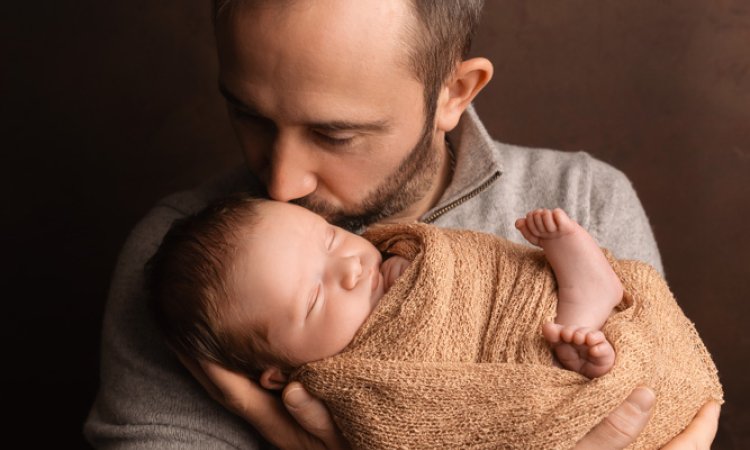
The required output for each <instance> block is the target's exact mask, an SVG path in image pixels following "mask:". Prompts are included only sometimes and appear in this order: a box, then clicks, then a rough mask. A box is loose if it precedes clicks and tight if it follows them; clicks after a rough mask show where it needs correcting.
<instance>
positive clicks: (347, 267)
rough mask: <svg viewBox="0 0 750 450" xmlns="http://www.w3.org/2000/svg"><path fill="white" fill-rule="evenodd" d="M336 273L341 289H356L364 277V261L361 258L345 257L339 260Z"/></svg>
mask: <svg viewBox="0 0 750 450" xmlns="http://www.w3.org/2000/svg"><path fill="white" fill-rule="evenodd" d="M336 273H337V276H338V278H339V283H341V287H343V288H344V289H346V290H351V289H354V288H355V287H356V286H357V282H358V281H359V279H360V277H361V276H362V260H360V258H359V256H356V255H355V256H344V257H341V258H339V259H338V260H337V268H336Z"/></svg>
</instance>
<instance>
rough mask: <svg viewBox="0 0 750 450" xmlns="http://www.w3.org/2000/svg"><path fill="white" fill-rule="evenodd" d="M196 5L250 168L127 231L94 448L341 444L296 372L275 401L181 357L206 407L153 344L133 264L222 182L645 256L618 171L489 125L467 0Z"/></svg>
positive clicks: (641, 226)
mask: <svg viewBox="0 0 750 450" xmlns="http://www.w3.org/2000/svg"><path fill="white" fill-rule="evenodd" d="M214 3H215V4H214V8H215V19H216V38H217V45H218V53H219V61H220V69H221V70H220V80H219V81H220V90H221V92H222V94H223V95H224V96H225V98H226V99H227V104H228V108H229V112H230V117H231V121H232V124H233V126H234V129H235V131H236V133H237V136H238V138H239V141H240V143H241V146H242V148H243V152H244V154H245V157H246V162H247V166H248V167H249V169H250V170H249V172H250V173H249V174H248V173H247V170H243V171H242V173H239V174H234V175H232V176H228V177H224V178H221V179H219V180H218V181H216V182H214V183H211V184H209V185H206V186H203V187H201V188H199V189H197V190H195V191H191V192H187V193H182V194H178V195H176V196H173V197H170V198H168V199H166V200H164V201H162V202H161V203H160V204H159V205H157V207H155V208H154V210H153V211H152V212H151V213H150V214H149V215H148V216H147V217H146V218H144V220H143V221H142V222H141V223H140V224H139V225H138V226H137V227H136V228H135V230H134V231H133V232H132V234H131V236H130V238H129V239H128V242H127V243H126V245H125V247H124V249H123V252H122V254H121V257H120V260H119V262H118V268H117V271H116V273H115V277H114V280H113V284H112V289H111V292H110V298H109V300H108V305H107V311H106V316H105V322H104V334H103V340H102V369H101V370H102V385H101V387H100V392H99V396H98V398H97V401H96V403H95V405H94V406H93V408H92V411H91V414H90V416H89V418H88V420H87V423H86V428H85V432H86V435H87V436H88V438H89V440H90V441H91V442H92V443H94V444H95V445H96V446H101V447H106V446H108V445H111V446H113V447H114V446H117V447H125V446H127V445H128V444H130V445H131V446H133V447H134V448H136V447H137V448H256V447H257V445H258V442H260V441H259V440H258V437H257V435H256V434H255V433H254V430H257V431H258V432H259V433H260V434H261V435H262V436H263V437H265V438H266V439H267V440H268V441H270V442H271V443H273V444H274V445H276V446H278V447H281V448H329V449H339V448H346V443H345V442H344V441H343V440H342V439H341V437H340V436H339V434H338V433H337V431H336V428H335V426H334V424H333V422H332V420H331V418H330V415H329V414H328V412H327V410H326V408H325V405H323V404H322V403H321V402H319V401H317V400H316V399H314V398H311V397H310V396H309V394H307V393H306V392H305V391H304V389H303V388H302V387H301V386H300V385H299V384H295V383H292V384H290V385H289V386H288V387H287V389H286V390H285V391H284V394H283V401H282V400H280V399H279V398H277V397H275V396H274V395H272V394H270V393H268V392H266V391H264V390H262V389H260V388H258V386H257V385H255V384H254V383H252V382H250V381H249V380H247V379H245V378H243V377H241V376H239V375H237V374H234V373H231V372H228V371H226V370H225V369H222V368H221V367H218V366H217V365H215V364H212V363H210V362H206V361H192V360H187V359H183V360H182V363H183V364H184V365H185V366H186V367H188V369H189V370H190V371H191V372H192V374H193V375H194V376H195V378H196V379H198V380H199V381H200V385H202V386H203V387H204V388H205V389H206V391H208V393H209V394H210V396H211V397H213V398H214V399H216V400H217V401H218V402H219V403H221V404H222V405H224V406H225V407H226V409H224V408H221V407H220V406H219V405H218V403H216V402H213V401H211V399H210V398H209V396H207V395H206V394H205V391H203V390H202V389H201V387H200V386H199V385H198V384H197V383H195V381H194V380H193V379H191V378H190V377H189V375H188V373H187V372H186V371H185V370H184V368H183V367H181V366H180V365H179V364H178V363H177V362H176V359H175V358H174V357H173V356H172V354H171V353H170V352H169V351H168V350H167V349H166V348H165V347H164V345H163V344H162V343H161V340H160V337H159V336H158V334H157V333H156V331H155V327H154V325H153V323H152V321H151V319H150V317H149V315H148V311H147V310H146V308H145V300H144V293H143V279H142V267H143V263H144V262H145V261H146V260H147V259H148V257H149V256H150V255H151V254H152V253H153V252H154V251H155V250H156V247H157V246H158V244H159V242H160V240H161V237H162V236H163V235H164V233H165V232H166V230H167V228H168V227H169V225H170V224H171V222H172V220H173V219H175V218H177V217H180V216H183V215H185V214H189V213H191V212H194V211H196V210H198V209H200V208H201V207H202V206H204V205H205V204H206V203H207V202H208V201H209V200H210V199H212V198H214V197H217V196H219V195H222V194H226V193H229V192H231V191H232V190H235V189H238V188H242V189H254V188H258V189H259V190H260V191H261V192H263V193H265V194H266V195H267V196H269V197H271V198H273V199H275V200H280V201H292V202H295V203H298V204H300V205H302V206H305V207H307V208H310V209H312V210H314V211H316V212H318V213H320V214H322V215H324V216H325V217H326V218H327V219H328V220H331V221H334V222H336V223H338V224H341V225H344V226H347V227H349V228H352V229H361V228H363V227H365V226H367V225H369V224H372V223H375V222H384V221H413V220H421V221H425V222H431V223H435V224H437V225H441V226H453V227H464V228H472V229H476V230H480V231H487V232H493V233H496V234H499V235H503V236H506V237H508V238H511V239H515V240H520V239H522V238H521V236H520V235H518V234H517V233H516V232H515V230H514V228H513V221H514V220H515V218H516V217H519V216H520V215H521V214H522V213H523V212H525V211H528V210H531V209H533V208H536V207H550V208H551V207H562V208H563V209H565V210H566V211H567V212H568V213H569V214H570V215H571V216H572V217H573V218H574V219H575V220H577V221H578V222H579V223H581V224H582V225H584V226H585V227H586V228H587V229H589V230H590V231H591V232H592V233H593V234H594V236H595V237H596V238H597V240H598V241H599V243H600V244H601V245H602V246H605V247H608V248H610V249H611V250H613V252H614V253H615V255H616V256H617V257H620V258H634V259H641V260H645V261H648V262H650V263H652V264H653V265H655V266H656V267H657V268H660V267H661V262H660V259H659V254H658V250H657V249H656V244H655V242H654V240H653V236H652V233H651V230H650V227H649V225H648V220H647V218H646V216H645V214H644V212H643V209H642V207H641V205H640V202H639V201H638V199H637V197H636V195H635V192H634V191H633V189H632V187H631V186H630V183H629V182H628V180H627V179H626V178H625V177H624V175H622V174H621V173H620V172H617V171H616V170H614V169H612V168H611V167H609V166H607V165H605V164H603V163H601V162H599V161H596V160H594V159H593V158H591V157H589V156H588V155H586V154H583V153H578V154H567V153H561V152H554V151H549V150H534V149H525V148H519V147H513V146H508V145H503V144H499V143H495V142H493V141H492V140H491V139H490V138H489V136H488V135H487V133H486V131H485V130H484V127H483V126H482V125H481V123H480V122H479V119H478V117H476V114H475V112H474V111H473V109H472V108H471V106H470V105H471V101H472V100H473V99H474V97H475V96H476V95H477V94H478V93H479V92H480V91H481V90H482V88H483V87H484V86H485V85H486V83H487V82H488V81H489V80H490V78H491V76H492V64H491V63H490V62H489V61H488V60H486V59H484V58H473V59H468V60H465V59H464V58H465V57H466V52H467V51H468V46H469V43H470V37H471V34H472V32H473V30H474V28H475V27H476V23H477V22H478V18H479V13H480V12H481V7H482V2H481V0H479V1H476V0H466V1H464V2H461V3H459V2H457V1H451V2H434V1H416V2H413V1H409V0H358V1H356V2H353V1H349V0H319V1H309V0H284V1H279V0H244V1H242V0H223V1H221V0H219V1H215V2H214ZM259 264H262V262H259ZM653 404H654V397H653V394H652V393H651V392H650V391H649V390H648V389H645V388H644V389H638V390H636V391H634V392H633V394H632V395H631V396H630V397H629V398H628V399H626V400H625V402H624V403H623V404H622V406H621V407H619V408H618V409H617V410H616V411H613V413H612V414H611V415H610V416H609V417H608V419H607V420H606V421H604V422H602V424H601V425H600V426H599V427H597V428H595V429H594V430H592V432H591V433H589V435H587V436H586V437H585V438H584V439H583V440H582V441H581V442H580V443H579V446H578V448H581V449H586V448H598V449H607V448H612V449H619V448H624V447H625V446H627V445H628V444H629V443H630V442H632V441H633V440H634V439H635V437H636V436H637V434H638V433H639V432H640V430H641V429H642V428H643V427H644V426H645V424H646V423H647V421H648V417H649V412H650V410H651V408H652V407H653ZM228 410H231V411H232V412H234V413H235V415H232V414H230V413H229V412H228ZM243 419H244V420H243ZM717 420H718V407H717V406H716V405H708V406H707V407H706V408H704V409H703V410H702V411H701V413H699V415H698V416H696V420H695V421H694V422H693V424H692V425H691V427H690V428H689V429H688V430H686V432H685V433H683V434H682V435H680V436H679V437H678V438H677V439H676V440H675V441H674V442H673V443H671V444H670V445H672V446H673V447H672V448H683V447H682V446H681V445H692V446H694V447H697V448H708V446H709V445H710V442H711V441H712V439H713V436H714V434H715V427H716V422H717ZM248 423H249V424H251V425H252V427H250V426H248Z"/></svg>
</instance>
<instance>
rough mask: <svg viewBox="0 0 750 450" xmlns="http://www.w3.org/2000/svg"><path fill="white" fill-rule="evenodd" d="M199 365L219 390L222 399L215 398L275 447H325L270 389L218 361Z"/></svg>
mask: <svg viewBox="0 0 750 450" xmlns="http://www.w3.org/2000/svg"><path fill="white" fill-rule="evenodd" d="M198 365H199V367H200V369H201V372H202V376H203V378H204V379H206V380H208V382H209V383H211V385H212V386H213V388H214V390H215V391H216V392H218V394H217V395H218V398H217V397H214V398H215V399H216V400H217V401H218V402H219V403H221V404H222V405H224V407H226V408H227V409H229V410H231V411H232V412H234V413H235V414H237V415H238V416H240V417H241V418H243V419H244V420H245V421H246V422H248V423H250V424H251V425H252V426H253V427H254V428H255V429H256V430H257V431H258V432H259V433H260V434H261V435H262V436H263V437H264V438H265V439H267V440H268V441H269V442H270V443H272V444H273V445H274V446H276V447H278V448H280V449H304V450H325V447H323V444H322V443H321V441H319V440H318V439H316V438H315V437H314V436H312V435H311V434H309V433H307V431H305V430H304V429H303V428H301V427H300V426H299V424H297V423H296V422H295V420H294V419H293V418H292V416H291V415H289V413H288V412H287V410H286V409H285V408H284V405H282V403H281V402H280V401H279V399H278V398H277V397H276V396H274V395H273V394H271V393H270V392H269V391H267V390H265V389H263V388H262V387H261V386H260V385H258V384H257V383H255V382H253V381H252V380H250V379H249V378H247V377H245V376H244V375H242V374H239V373H236V372H232V371H231V370H228V369H225V368H224V367H222V366H220V365H218V364H214V363H211V362H207V361H200V362H199V363H198ZM201 384H204V383H203V382H201ZM204 386H205V384H204ZM212 396H213V394H212Z"/></svg>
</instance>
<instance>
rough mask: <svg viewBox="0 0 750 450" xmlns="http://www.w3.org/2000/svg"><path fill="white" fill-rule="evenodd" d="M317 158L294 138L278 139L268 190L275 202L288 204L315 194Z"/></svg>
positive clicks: (270, 167) (267, 180)
mask: <svg viewBox="0 0 750 450" xmlns="http://www.w3.org/2000/svg"><path fill="white" fill-rule="evenodd" d="M315 167H316V161H315V155H313V154H311V153H310V150H308V149H307V148H306V147H305V146H304V145H300V144H299V143H296V142H295V141H294V139H292V138H289V137H284V136H278V137H277V139H276V142H275V143H274V148H273V154H272V155H271V158H270V161H269V166H268V168H267V176H266V180H265V181H266V190H267V191H268V196H269V197H271V198H272V199H273V200H278V201H281V202H288V201H290V200H294V199H298V198H302V197H304V196H306V195H309V194H312V193H313V192H315V190H316V189H317V187H318V181H317V176H316V174H315V170H316V168H315Z"/></svg>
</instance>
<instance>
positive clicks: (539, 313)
mask: <svg viewBox="0 0 750 450" xmlns="http://www.w3.org/2000/svg"><path fill="white" fill-rule="evenodd" d="M364 236H365V237H366V238H367V239H369V240H370V241H371V242H373V243H374V244H375V245H376V246H377V247H378V248H379V249H380V250H381V251H383V252H385V253H388V254H394V255H401V256H404V257H406V258H407V259H410V260H411V261H412V264H411V265H410V266H409V267H408V268H407V269H406V271H405V272H404V273H403V274H402V275H401V277H399V279H398V280H397V281H396V283H395V284H394V285H393V286H392V287H391V289H390V290H389V291H388V292H387V293H386V295H385V296H383V298H382V299H381V300H380V302H379V304H378V305H377V307H376V308H375V310H374V311H373V313H372V314H371V315H370V317H369V318H368V319H367V321H366V322H365V324H364V325H363V326H362V327H361V328H360V330H359V331H358V332H357V334H356V335H355V337H354V339H353V340H352V342H351V343H350V344H349V346H348V347H347V348H346V349H345V350H344V351H343V352H341V353H340V354H338V355H336V356H333V357H331V358H327V359H324V360H321V361H316V362H313V363H309V364H306V365H304V366H302V367H300V368H299V369H298V370H297V371H295V373H294V374H293V375H292V378H294V379H298V380H299V381H301V382H302V383H303V384H304V385H305V387H306V388H307V389H308V390H309V391H310V392H311V393H312V394H313V395H315V396H317V397H319V398H321V399H323V400H324V401H325V402H326V404H327V405H328V407H329V409H330V410H331V413H332V414H333V417H334V420H335V421H336V423H337V425H338V426H339V428H340V429H341V431H342V433H343V434H344V436H345V437H346V439H347V440H348V441H349V442H350V443H351V444H352V445H353V446H354V447H355V448H362V449H387V448H399V449H432V448H441V449H444V448H462V449H464V448H472V449H490V448H493V449H494V448H508V449H568V448H571V447H573V446H574V445H575V443H576V442H577V441H578V440H580V439H581V438H582V437H583V436H584V435H585V434H586V433H587V432H588V431H589V430H590V429H591V428H592V427H593V426H595V425H596V424H598V423H599V422H600V421H601V420H602V419H603V418H604V417H605V416H606V415H607V414H608V413H609V412H610V411H612V410H613V409H614V408H615V407H617V406H618V405H620V404H621V403H622V401H623V400H624V399H625V398H626V397H627V396H628V395H629V394H630V392H631V391H632V390H633V389H634V388H636V387H637V386H640V385H647V386H650V387H651V388H652V389H654V391H655V392H656V394H657V405H656V409H655V412H654V415H653V417H652V418H651V420H650V422H649V424H648V426H647V427H646V429H645V430H644V432H643V433H642V434H641V435H640V437H639V439H638V440H637V442H636V443H634V444H633V445H632V446H631V447H629V448H637V449H654V448H659V447H661V446H662V445H663V444H664V443H665V442H667V441H668V440H669V439H671V438H672V437H674V436H675V435H676V434H678V433H679V432H680V431H681V430H683V429H684V428H685V426H687V424H688V423H689V422H690V421H691V419H692V418H693V416H694V415H695V413H696V412H697V411H698V409H699V408H700V407H701V406H702V405H703V404H705V403H706V401H708V400H709V399H715V400H718V401H722V398H723V392H722V388H721V385H720V383H719V379H718V374H717V370H716V367H715V365H714V363H713V361H712V359H711V356H710V354H709V353H708V351H707V349H706V347H705V346H704V344H703V342H702V341H701V339H700V337H699V336H698V333H697V331H696V330H695V327H694V325H693V324H692V322H691V321H690V320H688V319H687V318H686V317H685V315H684V314H683V312H682V310H681V309H680V307H679V306H678V305H677V303H676V301H675V299H674V297H673V295H672V293H671V292H670V290H669V288H668V286H667V284H666V283H665V281H664V280H663V279H662V277H661V276H660V275H659V273H658V272H657V271H656V270H655V269H653V268H652V267H651V266H649V265H647V264H645V263H641V262H636V261H616V260H615V259H614V258H612V257H611V254H609V252H607V251H606V250H604V251H605V254H606V255H607V257H608V259H609V261H610V263H611V264H612V266H613V268H614V270H615V272H616V273H617V275H618V276H619V277H620V279H621V281H622V283H623V286H624V288H625V292H626V294H625V296H624V298H623V301H622V302H621V304H620V305H619V306H618V310H617V312H616V313H615V314H614V315H612V316H611V317H610V318H609V320H608V321H607V323H606V324H605V326H604V328H603V331H604V332H605V334H606V336H607V338H608V339H609V340H610V342H611V343H612V344H613V346H614V347H615V351H616V352H617V360H616V362H615V366H614V367H613V369H612V370H611V371H610V372H609V373H608V374H606V375H604V376H603V377H600V378H597V379H594V380H589V379H587V378H585V377H583V376H581V375H579V374H577V373H575V372H571V371H568V370H565V369H562V368H559V367H555V366H554V364H553V356H552V353H551V351H550V348H549V346H548V345H547V344H546V342H545V341H544V339H543V337H542V335H541V326H542V324H543V323H545V322H547V321H551V320H553V319H554V317H555V313H556V301H557V300H556V283H555V279H554V275H553V273H552V271H551V268H550V267H549V265H548V264H547V262H546V259H545V257H544V255H543V253H542V252H541V251H540V250H536V249H534V248H532V247H529V246H522V245H519V244H514V243H511V242H509V241H507V240H504V239H500V238H498V237H496V236H493V235H489V234H484V233H478V232H473V231H466V230H450V229H442V228H437V227H435V226H431V225H425V224H400V225H387V226H378V227H374V228H372V229H370V230H368V232H367V233H365V235H364Z"/></svg>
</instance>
